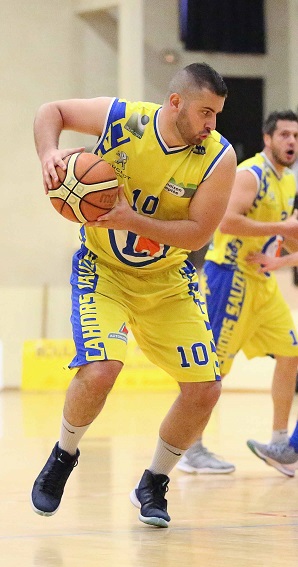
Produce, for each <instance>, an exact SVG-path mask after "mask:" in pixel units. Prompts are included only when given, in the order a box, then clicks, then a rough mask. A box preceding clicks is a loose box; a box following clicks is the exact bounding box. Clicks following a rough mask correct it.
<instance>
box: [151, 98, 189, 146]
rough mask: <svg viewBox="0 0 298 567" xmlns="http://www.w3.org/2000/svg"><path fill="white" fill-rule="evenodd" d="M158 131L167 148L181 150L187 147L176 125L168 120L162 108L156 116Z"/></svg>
mask: <svg viewBox="0 0 298 567" xmlns="http://www.w3.org/2000/svg"><path fill="white" fill-rule="evenodd" d="M158 129H159V133H160V135H161V137H162V139H163V141H164V142H165V143H166V145H167V146H168V148H181V147H184V146H186V145H187V144H186V143H185V141H184V140H183V139H182V138H181V136H180V134H179V132H178V130H177V128H176V125H175V124H172V122H171V121H170V120H169V118H168V116H167V113H166V112H165V109H164V108H161V109H160V112H159V114H158Z"/></svg>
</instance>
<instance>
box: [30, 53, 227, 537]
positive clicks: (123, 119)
mask: <svg viewBox="0 0 298 567" xmlns="http://www.w3.org/2000/svg"><path fill="white" fill-rule="evenodd" d="M226 96H227V89H226V85H225V83H224V81H223V79H222V77H221V76H220V75H219V74H218V73H217V72H216V71H215V70H214V69H212V68H211V67H210V66H208V65H207V64H205V63H202V64H197V63H193V64H191V65H189V66H187V67H185V68H184V69H182V70H180V71H178V73H177V74H176V75H175V76H174V78H173V79H172V81H171V83H170V85H169V88H168V92H167V94H166V97H165V99H164V102H163V105H162V106H160V105H158V104H153V103H143V102H127V101H125V100H119V99H117V98H108V97H100V98H95V99H88V100H66V101H58V102H52V103H49V104H45V105H43V106H42V107H41V108H40V109H39V111H38V112H37V116H36V119H35V128H34V129H35V141H36V148H37V152H38V155H39V158H40V161H41V164H42V171H43V178H44V185H45V188H46V191H47V190H48V189H50V188H51V187H52V182H53V180H54V181H57V173H56V169H55V168H56V167H57V166H60V167H62V168H65V165H64V162H63V161H62V159H63V157H65V156H66V155H68V154H70V153H74V152H75V151H77V148H76V149H66V150H63V149H58V143H59V137H60V134H61V131H62V130H76V131H78V132H82V133H88V134H91V135H92V134H93V135H95V136H97V137H98V142H97V144H96V146H95V149H94V152H95V153H96V154H98V155H99V156H102V157H103V158H104V159H105V160H106V161H107V162H109V163H110V164H111V165H112V166H113V167H114V169H115V172H116V173H117V176H118V179H119V185H120V184H121V185H122V187H121V188H120V189H119V201H118V203H117V204H116V206H115V208H114V209H113V210H112V211H110V212H109V213H107V214H105V215H104V216H102V217H100V219H98V221H96V222H93V223H87V224H86V225H85V226H82V228H81V232H80V235H81V242H82V245H81V248H80V250H79V251H78V252H77V253H76V254H75V255H74V259H73V272H72V277H71V284H72V288H73V292H72V325H73V334H74V340H75V343H76V349H77V353H76V356H75V358H74V360H73V361H72V362H71V364H70V366H71V367H76V368H78V371H77V374H76V376H75V378H74V379H73V381H72V382H71V384H70V386H69V389H68V391H67V394H66V400H65V406H64V414H63V419H62V426H61V434H60V439H59V441H58V442H57V443H56V445H55V447H54V448H53V451H52V454H51V455H50V457H49V459H48V461H47V463H46V465H45V466H44V468H43V469H42V471H41V473H40V474H39V476H38V477H37V479H36V481H35V483H34V487H33V491H32V504H33V508H34V510H35V512H37V513H38V514H41V515H46V516H50V515H52V514H54V513H55V512H56V511H57V509H58V507H59V505H60V500H61V497H62V494H63V490H64V486H65V483H66V481H67V479H68V477H69V475H70V473H71V471H72V470H73V467H74V466H75V465H76V464H77V462H78V457H79V454H80V453H79V449H78V444H79V441H80V439H81V438H82V436H83V435H84V433H85V432H86V431H87V429H88V427H89V426H90V424H91V423H92V422H93V420H94V419H95V418H96V417H97V416H98V414H99V413H100V412H101V410H102V408H103V406H104V404H105V401H106V398H107V395H108V393H109V392H110V390H111V389H112V387H113V385H114V383H115V380H116V378H117V376H118V374H119V372H120V371H121V368H122V366H123V363H124V360H125V354H126V349H127V329H128V327H130V328H131V329H132V331H133V334H134V336H135V338H136V340H137V342H138V344H139V346H140V347H141V349H142V350H143V352H144V353H145V354H146V355H147V357H148V358H149V359H150V360H151V361H152V362H153V363H154V364H156V365H158V366H160V367H161V368H163V369H164V370H165V371H167V372H168V373H169V374H170V375H171V376H172V377H173V378H174V379H175V380H177V382H178V384H179V387H180V393H179V395H178V397H177V399H176V401H175V402H174V404H173V406H172V407H171V408H170V410H169V412H168V414H167V415H166V416H165V418H164V420H163V422H162V424H161V426H160V437H159V439H158V441H157V446H156V451H155V454H154V455H153V459H152V462H151V463H149V464H148V468H147V469H146V470H145V471H144V473H143V475H142V477H141V480H140V482H139V484H138V486H137V487H136V488H135V489H134V490H133V491H132V493H131V500H132V503H133V504H135V505H136V506H137V507H139V508H140V509H141V510H140V516H139V518H140V520H141V521H143V522H144V523H146V524H152V525H154V526H160V527H167V526H168V522H169V521H170V516H169V515H168V512H167V501H166V499H165V494H166V491H167V489H168V483H169V477H168V474H169V473H170V471H171V470H172V469H173V467H174V466H175V465H176V463H177V462H178V460H179V459H180V457H181V456H182V455H183V453H184V451H185V450H186V449H187V448H188V447H189V446H190V445H191V443H193V442H194V441H195V439H196V438H197V437H198V436H199V435H200V434H201V432H202V431H203V429H204V427H205V426H206V424H207V422H208V420H209V417H210V414H211V411H212V408H213V407H214V405H215V404H216V402H217V400H218V398H219V395H220V389H221V384H220V374H219V368H218V361H217V357H216V352H215V346H214V341H213V335H212V331H211V328H210V324H209V321H208V315H207V310H206V306H205V303H204V301H203V298H202V296H201V294H200V292H199V289H198V280H197V274H196V270H195V268H194V267H193V266H192V264H191V263H190V262H189V261H188V260H187V257H188V251H190V250H195V249H199V248H201V247H202V246H203V245H205V244H206V243H207V242H208V241H209V239H210V238H211V236H212V234H213V232H214V230H215V228H216V226H217V225H218V223H219V222H220V220H221V219H222V217H223V214H224V212H225V209H226V206H227V203H228V199H229V195H230V191H231V187H232V185H233V181H234V177H235V171H236V157H235V152H234V150H233V149H232V147H231V145H230V144H229V142H227V140H225V139H224V138H223V137H222V136H221V135H220V134H219V133H218V132H217V131H216V130H215V126H216V116H217V114H218V113H219V112H221V111H222V110H223V106H224V102H225V98H226ZM88 314H89V317H90V320H89V321H88Z"/></svg>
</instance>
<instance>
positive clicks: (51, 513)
mask: <svg viewBox="0 0 298 567" xmlns="http://www.w3.org/2000/svg"><path fill="white" fill-rule="evenodd" d="M31 507H32V510H33V511H34V512H35V513H36V514H38V515H39V516H53V515H54V514H56V512H58V510H59V507H60V506H58V508H56V510H54V512H44V511H43V510H39V509H38V508H35V506H34V504H33V502H32V500H31Z"/></svg>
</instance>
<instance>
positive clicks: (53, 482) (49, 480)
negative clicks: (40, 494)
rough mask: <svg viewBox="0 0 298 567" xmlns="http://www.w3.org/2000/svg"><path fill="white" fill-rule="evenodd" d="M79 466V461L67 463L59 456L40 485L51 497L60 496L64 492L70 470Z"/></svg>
mask: <svg viewBox="0 0 298 567" xmlns="http://www.w3.org/2000/svg"><path fill="white" fill-rule="evenodd" d="M77 465H78V459H76V460H75V461H74V462H71V463H66V462H65V461H62V460H61V459H60V458H59V456H58V458H57V459H55V461H54V462H53V464H52V466H51V468H50V469H49V470H47V471H45V474H44V477H43V478H42V480H41V483H40V484H41V488H42V490H43V491H44V492H46V493H47V494H50V495H51V496H59V495H60V494H61V490H62V491H63V488H64V485H65V482H66V480H67V478H68V476H69V472H70V470H72V469H73V468H74V467H76V466H77Z"/></svg>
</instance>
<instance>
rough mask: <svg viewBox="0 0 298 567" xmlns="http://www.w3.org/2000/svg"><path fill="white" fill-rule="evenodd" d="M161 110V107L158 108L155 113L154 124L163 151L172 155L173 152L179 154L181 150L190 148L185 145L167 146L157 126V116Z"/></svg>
mask: <svg viewBox="0 0 298 567" xmlns="http://www.w3.org/2000/svg"><path fill="white" fill-rule="evenodd" d="M159 111H160V108H158V109H157V111H156V113H155V114H154V119H153V126H154V132H155V136H156V140H157V142H158V143H159V145H160V147H161V149H162V151H163V153H164V154H166V155H172V154H179V153H180V152H184V150H185V149H187V148H189V146H183V147H179V148H168V147H167V146H165V144H164V142H163V140H162V139H161V138H160V136H159V133H158V128H157V118H158V113H159Z"/></svg>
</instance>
